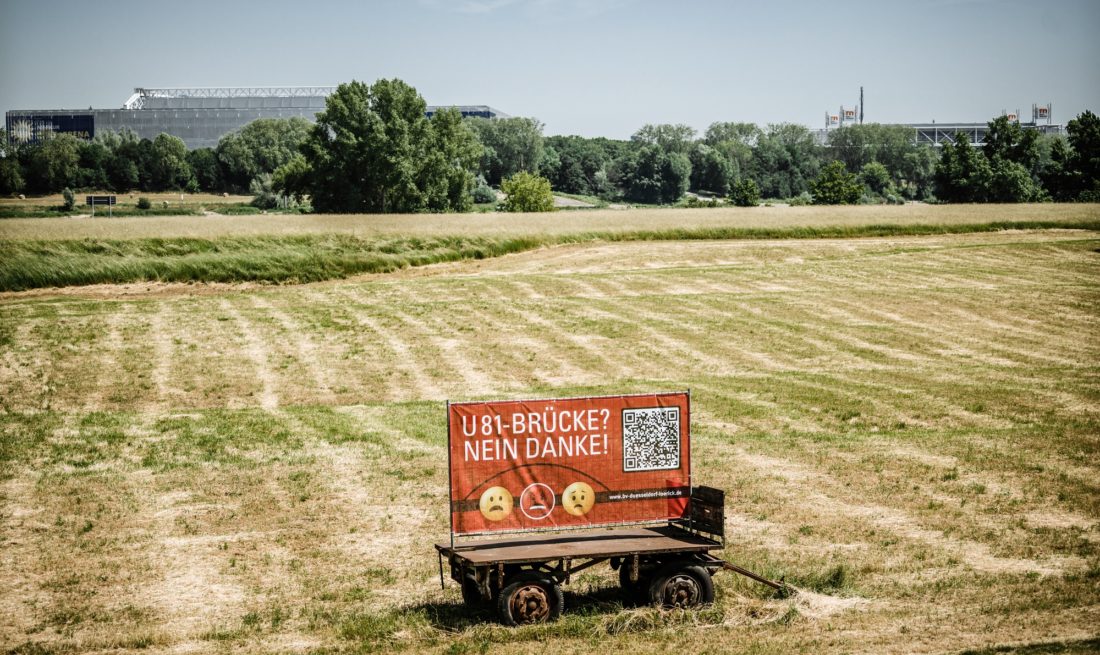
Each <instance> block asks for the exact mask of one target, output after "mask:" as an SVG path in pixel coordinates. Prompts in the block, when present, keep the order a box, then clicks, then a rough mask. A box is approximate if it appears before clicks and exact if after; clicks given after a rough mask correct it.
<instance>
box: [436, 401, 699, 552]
mask: <svg viewBox="0 0 1100 655" xmlns="http://www.w3.org/2000/svg"><path fill="white" fill-rule="evenodd" d="M675 395H683V396H684V397H685V400H686V405H685V414H686V417H685V425H686V434H685V437H686V440H687V443H688V458H687V459H688V461H687V466H688V470H687V488H688V494H687V497H686V501H687V503H688V505H687V507H688V510H687V514H686V520H687V521H688V527H689V529H691V511H690V503H691V495H692V493H694V490H695V470H694V466H695V449H694V448H693V447H692V445H691V431H692V430H691V388H690V387H689V388H686V389H682V390H679V391H651V392H642V393H616V394H602V395H592V396H561V397H556V398H546V397H543V398H498V399H494V400H460V401H452V400H450V399H448V400H447V401H446V420H447V505H448V515H449V516H448V521H449V523H450V536H451V547H452V548H454V547H455V543H456V539H464V538H477V537H486V536H492V535H517V534H539V533H556V532H576V531H581V530H598V529H602V528H611V527H620V526H630V525H656V524H661V523H664V524H668V523H672V522H673V521H675V520H676V519H668V518H663V519H644V520H638V521H619V522H613V523H601V524H599V525H596V526H592V525H579V526H558V527H554V528H543V529H531V528H515V529H507V530H491V531H482V532H463V533H462V534H456V533H455V529H454V518H455V517H454V511H452V510H451V508H450V504H451V500H452V499H453V497H454V478H453V476H452V475H451V473H452V469H451V466H452V461H451V450H452V447H453V445H454V444H453V443H452V439H453V434H452V432H451V407H452V406H453V405H484V404H487V403H540V402H553V401H561V400H602V399H611V398H640V397H645V396H675ZM679 520H681V521H683V520H685V519H679Z"/></svg>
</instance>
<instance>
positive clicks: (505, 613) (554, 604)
mask: <svg viewBox="0 0 1100 655" xmlns="http://www.w3.org/2000/svg"><path fill="white" fill-rule="evenodd" d="M532 586H535V587H540V588H541V589H542V592H543V595H544V596H545V597H546V600H547V601H548V605H549V607H548V608H547V613H546V615H545V616H543V617H542V618H541V619H539V620H534V621H523V622H522V623H521V620H517V617H515V616H514V615H513V614H512V597H513V596H515V595H516V594H517V593H519V592H520V590H522V589H524V588H525V587H532ZM564 606H565V595H564V594H563V593H562V590H561V585H559V584H558V583H556V582H554V581H553V580H550V579H549V578H545V577H542V576H539V575H537V574H526V575H520V576H517V577H515V578H513V579H512V581H511V582H509V583H508V584H507V585H505V587H504V589H502V590H501V592H500V596H499V597H498V598H497V613H498V614H499V615H500V620H501V622H502V623H504V625H510V626H515V625H523V624H525V623H549V622H551V621H557V620H558V617H559V616H561V610H562V607H564Z"/></svg>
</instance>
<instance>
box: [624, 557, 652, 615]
mask: <svg viewBox="0 0 1100 655" xmlns="http://www.w3.org/2000/svg"><path fill="white" fill-rule="evenodd" d="M649 583H650V580H649V579H648V578H647V577H646V574H645V571H644V570H641V568H640V567H639V570H638V581H637V582H631V581H630V564H629V563H628V562H623V564H622V565H621V566H620V567H619V586H620V587H622V589H623V597H624V598H625V599H626V601H627V602H628V603H630V604H631V605H645V604H646V603H648V602H649Z"/></svg>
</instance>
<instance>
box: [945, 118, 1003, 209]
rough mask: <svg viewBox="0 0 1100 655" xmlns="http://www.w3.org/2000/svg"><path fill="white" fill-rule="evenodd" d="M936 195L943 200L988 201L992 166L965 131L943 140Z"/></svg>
mask: <svg viewBox="0 0 1100 655" xmlns="http://www.w3.org/2000/svg"><path fill="white" fill-rule="evenodd" d="M935 179H936V197H937V198H939V199H940V200H943V201H945V202H988V200H989V188H990V184H991V182H992V179H993V170H992V169H991V168H990V166H989V160H988V159H986V157H985V155H983V154H982V151H981V150H980V149H978V148H975V147H973V146H971V145H970V137H968V136H967V135H966V133H964V132H959V133H957V134H956V135H955V142H954V143H946V144H944V146H943V152H942V154H941V155H940V162H939V164H937V165H936V175H935Z"/></svg>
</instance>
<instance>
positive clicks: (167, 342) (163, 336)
mask: <svg viewBox="0 0 1100 655" xmlns="http://www.w3.org/2000/svg"><path fill="white" fill-rule="evenodd" d="M172 307H173V305H172V304H171V303H167V302H165V303H160V305H158V306H157V307H156V308H155V309H154V310H153V312H152V313H151V314H150V315H149V329H148V331H147V335H148V337H147V338H148V339H149V340H150V342H151V343H152V346H153V368H152V371H151V372H150V377H152V379H153V385H154V386H155V387H156V391H157V394H156V395H157V404H158V405H161V406H164V405H170V404H171V403H172V400H173V399H174V398H175V395H176V393H177V390H176V388H175V387H174V386H173V385H172V353H173V351H174V350H175V345H174V343H173V339H174V338H175V337H174V336H173V334H174V332H173V331H170V330H169V329H168V326H169V325H173V324H174V320H173V319H174V318H175V316H174V315H173V316H169V317H166V316H165V314H167V313H168V312H170V311H171V308H172Z"/></svg>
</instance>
